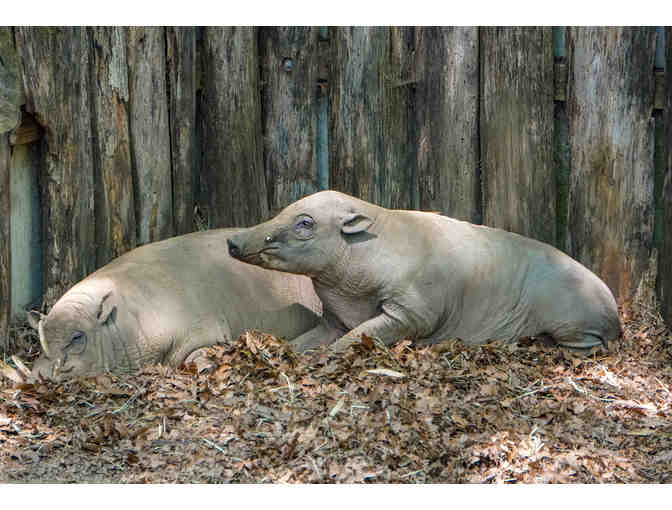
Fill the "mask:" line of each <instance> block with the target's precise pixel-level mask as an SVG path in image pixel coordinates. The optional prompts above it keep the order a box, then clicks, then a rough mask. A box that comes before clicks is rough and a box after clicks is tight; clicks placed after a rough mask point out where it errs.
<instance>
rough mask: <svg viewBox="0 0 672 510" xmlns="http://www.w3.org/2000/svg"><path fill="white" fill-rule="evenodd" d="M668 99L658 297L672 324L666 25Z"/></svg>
mask: <svg viewBox="0 0 672 510" xmlns="http://www.w3.org/2000/svg"><path fill="white" fill-rule="evenodd" d="M665 47H666V56H665V60H666V62H665V103H664V111H663V119H664V140H665V143H664V144H662V145H663V149H664V152H663V158H664V161H665V175H664V178H663V181H664V187H663V197H662V199H663V200H662V201H663V210H664V212H663V217H664V222H663V232H662V236H663V239H662V243H661V250H660V251H659V252H658V282H657V283H658V285H657V286H658V298H659V302H660V308H661V313H662V315H663V317H664V318H665V322H666V323H667V325H668V327H671V328H672V27H665Z"/></svg>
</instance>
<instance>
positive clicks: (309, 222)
mask: <svg viewBox="0 0 672 510" xmlns="http://www.w3.org/2000/svg"><path fill="white" fill-rule="evenodd" d="M314 226H315V221H313V218H311V217H310V216H299V217H298V218H297V220H296V223H295V224H294V231H295V232H296V235H297V236H298V237H299V238H301V239H309V238H311V237H312V236H313V227H314Z"/></svg>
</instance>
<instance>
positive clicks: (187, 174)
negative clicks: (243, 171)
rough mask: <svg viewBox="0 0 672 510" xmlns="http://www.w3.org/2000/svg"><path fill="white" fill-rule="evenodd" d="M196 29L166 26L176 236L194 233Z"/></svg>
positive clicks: (196, 166)
mask: <svg viewBox="0 0 672 510" xmlns="http://www.w3.org/2000/svg"><path fill="white" fill-rule="evenodd" d="M196 31H197V28H196V27H167V28H166V43H167V48H166V50H167V61H166V66H167V71H168V85H169V92H170V94H169V118H170V154H171V158H172V171H173V173H172V180H173V221H174V227H175V229H174V230H175V234H176V235H180V234H186V233H188V232H192V231H193V230H194V203H195V191H196V189H195V183H196V173H197V169H198V163H197V161H196V158H197V157H199V156H200V155H199V153H198V150H197V147H196V87H197V76H196Z"/></svg>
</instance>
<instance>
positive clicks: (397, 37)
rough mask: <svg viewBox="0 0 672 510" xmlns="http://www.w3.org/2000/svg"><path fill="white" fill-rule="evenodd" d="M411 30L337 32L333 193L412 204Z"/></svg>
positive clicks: (333, 78) (332, 84)
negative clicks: (408, 83)
mask: <svg viewBox="0 0 672 510" xmlns="http://www.w3.org/2000/svg"><path fill="white" fill-rule="evenodd" d="M410 30H411V29H391V28H386V27H376V28H366V27H356V28H353V27H347V28H345V27H343V28H341V27H339V28H336V29H334V30H333V34H334V40H333V41H332V44H333V48H334V51H333V56H334V60H333V62H332V65H331V73H330V75H331V79H330V81H329V87H330V92H331V104H330V111H329V115H330V123H329V127H330V135H329V140H330V144H331V147H330V159H329V171H330V176H329V177H330V188H332V189H336V190H339V191H343V192H346V193H349V194H351V195H354V196H357V197H359V198H362V199H364V200H368V201H370V202H373V203H376V204H379V205H383V206H385V207H395V208H396V207H400V208H408V207H409V206H410V195H411V193H410V191H409V190H410V180H411V174H412V172H411V169H410V166H411V165H413V164H414V159H415V158H414V151H413V149H412V142H411V136H412V135H411V132H410V131H409V127H408V126H409V118H408V116H409V112H408V104H409V102H410V97H411V93H410V91H409V90H410V89H409V87H407V86H404V85H405V84H404V82H405V81H407V78H408V73H409V71H408V69H409V68H410V64H405V62H406V59H407V58H408V57H407V56H406V55H405V53H407V52H408V49H407V48H408V47H409V45H410V34H412V32H411V31H410ZM332 141H333V143H332Z"/></svg>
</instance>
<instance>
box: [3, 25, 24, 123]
mask: <svg viewBox="0 0 672 510" xmlns="http://www.w3.org/2000/svg"><path fill="white" fill-rule="evenodd" d="M22 96H23V89H22V87H21V76H20V74H19V59H18V55H17V54H16V49H15V48H14V37H13V35H12V28H11V27H0V134H2V133H6V132H7V131H9V130H11V129H14V128H15V127H16V126H17V125H18V124H19V122H20V120H21V104H22V102H23V97H22Z"/></svg>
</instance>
